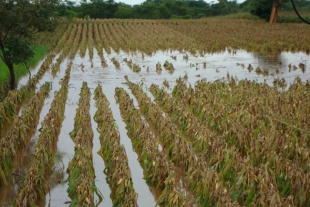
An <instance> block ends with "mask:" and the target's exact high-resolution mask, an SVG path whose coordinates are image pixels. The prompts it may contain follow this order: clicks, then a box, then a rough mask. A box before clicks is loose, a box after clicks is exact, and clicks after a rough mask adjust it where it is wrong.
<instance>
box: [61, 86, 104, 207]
mask: <svg viewBox="0 0 310 207" xmlns="http://www.w3.org/2000/svg"><path fill="white" fill-rule="evenodd" d="M90 96H91V93H90V91H89V88H88V86H87V83H86V82H83V85H82V88H81V93H80V99H79V104H78V108H77V109H76V115H75V118H74V129H73V130H72V131H71V132H70V137H71V138H72V140H73V142H74V143H75V147H74V149H75V153H74V156H73V158H72V160H71V161H70V163H69V166H68V169H67V173H68V174H69V177H68V190H67V192H68V195H69V197H70V198H71V203H70V206H94V192H96V194H97V195H98V197H99V198H100V201H101V200H102V196H101V194H100V192H99V191H98V190H97V187H96V185H95V171H94V167H93V155H92V148H93V131H92V127H91V117H90V113H89V109H90ZM100 201H99V202H100Z"/></svg>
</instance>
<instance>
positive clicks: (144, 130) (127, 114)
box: [115, 88, 189, 206]
mask: <svg viewBox="0 0 310 207" xmlns="http://www.w3.org/2000/svg"><path fill="white" fill-rule="evenodd" d="M115 98H116V100H117V102H118V103H119V107H120V111H121V114H122V117H123V120H124V121H125V123H126V124H127V127H126V128H127V131H128V136H129V137H130V139H131V141H132V145H133V148H134V150H135V151H136V152H137V153H138V156H139V161H140V163H141V166H142V168H143V172H144V179H145V180H146V183H147V184H148V185H149V186H151V187H153V188H155V191H158V194H160V195H159V196H158V198H157V204H158V205H159V206H189V204H188V203H189V202H188V197H189V195H188V194H187V195H186V196H185V195H184V190H183V189H182V186H180V183H179V182H178V177H177V176H176V169H175V167H174V165H173V164H172V163H171V161H170V160H168V158H167V157H166V156H165V155H164V154H163V153H162V152H160V151H159V149H158V145H159V139H158V137H157V136H155V135H152V133H151V129H150V127H149V126H148V125H147V124H146V123H144V122H143V120H142V119H141V114H140V112H139V110H138V109H136V108H135V107H134V105H133V101H132V100H131V99H130V97H129V95H128V94H127V93H126V91H125V90H124V89H122V88H116V89H115ZM154 193H155V195H156V192H154Z"/></svg>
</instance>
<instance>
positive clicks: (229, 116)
mask: <svg viewBox="0 0 310 207" xmlns="http://www.w3.org/2000/svg"><path fill="white" fill-rule="evenodd" d="M202 85H204V86H207V88H206V87H204V88H202ZM245 88H246V92H245ZM249 88H250V89H251V90H248V89H249ZM205 90H207V91H208V92H206V91H205ZM257 92H258V93H259V94H260V95H257V94H256V95H255V97H254V95H252V94H253V93H254V94H255V93H257ZM266 92H267V93H266ZM269 93H270V94H273V96H272V97H278V99H277V101H279V100H281V99H282V98H280V97H281V96H284V94H283V93H286V92H283V93H279V92H277V91H276V89H271V88H269V86H267V85H260V84H256V83H250V82H248V81H240V82H239V83H238V85H236V84H235V83H234V82H233V81H231V82H229V83H227V84H226V83H225V82H222V81H217V82H216V83H213V84H212V83H204V82H203V83H202V82H198V84H196V90H195V91H194V90H193V89H192V88H191V87H189V88H188V89H187V88H186V86H185V84H184V83H179V84H178V85H177V86H176V87H175V89H174V90H173V95H174V98H175V99H179V100H180V101H182V102H183V105H184V106H188V107H189V109H190V110H191V111H192V112H193V114H195V115H196V116H197V117H198V118H199V119H200V120H202V123H205V122H206V123H207V125H208V126H209V127H210V128H211V129H213V130H214V131H216V132H218V133H219V136H221V137H223V139H224V140H226V143H227V144H228V146H231V147H232V146H234V147H236V149H239V152H240V153H241V154H243V156H245V159H249V160H251V163H252V165H253V166H255V167H259V168H261V169H262V168H265V167H267V169H268V170H270V171H272V172H274V175H273V180H275V181H276V183H277V188H278V190H279V193H280V195H281V196H282V197H290V196H291V195H293V196H294V197H295V198H294V203H295V204H296V205H297V204H300V203H305V202H308V201H307V198H308V197H309V193H308V192H307V188H308V187H307V184H303V180H305V179H306V180H307V179H309V173H308V170H307V166H308V163H307V161H306V160H307V159H308V156H307V154H309V148H308V147H306V146H305V143H303V144H299V143H298V142H292V137H291V136H287V135H285V133H284V134H283V135H284V136H283V135H281V134H282V133H281V132H279V131H278V130H277V128H278V127H277V125H278V124H279V123H278V122H275V121H274V120H268V119H266V117H265V118H264V115H265V114H266V113H267V114H269V113H274V116H273V117H276V116H277V115H276V113H275V112H274V111H273V110H272V109H270V111H268V110H266V109H268V108H269V107H268V105H269V104H270V102H272V100H270V99H272V98H271V97H270V99H266V100H268V101H263V100H264V99H265V97H266V94H269ZM241 94H242V95H241ZM276 94H277V95H276ZM252 96H253V98H252ZM267 96H268V95H267ZM219 97H222V99H223V100H222V99H220V98H219ZM244 97H249V98H244ZM261 97H263V100H262V99H261ZM254 100H255V101H254ZM268 102H269V103H268ZM266 103H267V104H266ZM274 106H276V104H275V105H274ZM211 110H212V111H211ZM257 112H258V113H257ZM267 123H268V124H267ZM281 127H283V126H281ZM288 131H289V130H287V132H288ZM281 137H283V138H281ZM279 138H280V139H279ZM276 145H277V146H276ZM290 146H291V147H290ZM292 148H293V149H299V150H296V153H295V154H297V155H295V157H294V159H293V160H291V159H289V157H288V156H287V155H289V152H288V149H292ZM280 163H281V164H280ZM289 169H291V170H289ZM292 170H293V171H294V173H293V171H292ZM296 172H298V173H296ZM283 178H285V179H284V181H281V180H283Z"/></svg>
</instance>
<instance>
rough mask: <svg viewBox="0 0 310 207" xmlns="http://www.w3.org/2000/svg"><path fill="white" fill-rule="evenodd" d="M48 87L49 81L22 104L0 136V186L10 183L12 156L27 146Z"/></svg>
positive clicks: (48, 89)
mask: <svg viewBox="0 0 310 207" xmlns="http://www.w3.org/2000/svg"><path fill="white" fill-rule="evenodd" d="M50 88H51V85H50V83H45V84H44V85H42V87H41V89H40V91H39V92H38V93H36V94H35V95H34V96H33V97H32V98H31V99H30V100H29V101H28V102H27V103H26V104H25V106H23V109H22V114H21V116H19V117H17V118H15V120H14V122H13V124H12V126H11V128H10V130H9V131H8V133H7V134H6V136H5V137H3V138H1V140H0V152H1V157H0V186H1V185H3V184H4V185H6V186H7V185H8V184H9V183H10V179H11V175H12V168H13V161H14V158H15V157H16V154H17V152H18V150H20V149H25V148H27V146H28V144H29V141H30V139H31V137H32V135H33V132H34V129H35V128H36V125H37V123H38V121H39V118H40V113H41V109H42V107H43V104H44V100H45V98H46V97H47V96H48V94H49V91H50Z"/></svg>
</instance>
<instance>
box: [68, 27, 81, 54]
mask: <svg viewBox="0 0 310 207" xmlns="http://www.w3.org/2000/svg"><path fill="white" fill-rule="evenodd" d="M82 31H83V26H82V24H80V23H79V24H77V31H76V33H73V35H74V38H73V39H72V40H73V43H72V45H71V46H70V47H68V48H69V52H70V54H69V58H70V59H74V58H75V55H76V53H77V51H78V49H79V46H80V42H81V39H82Z"/></svg>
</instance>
